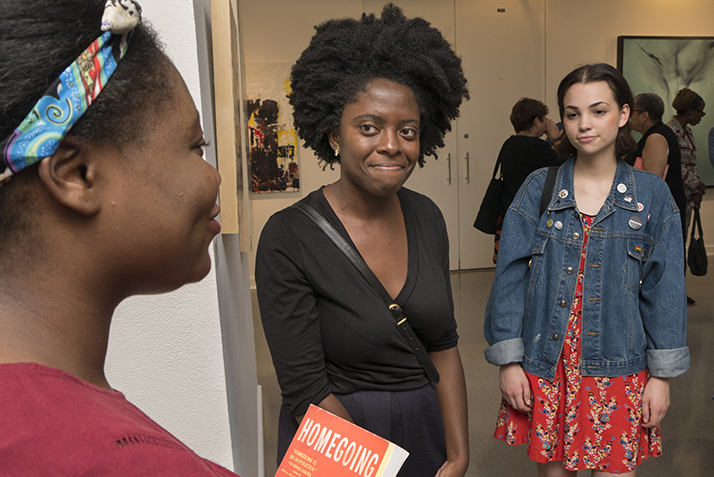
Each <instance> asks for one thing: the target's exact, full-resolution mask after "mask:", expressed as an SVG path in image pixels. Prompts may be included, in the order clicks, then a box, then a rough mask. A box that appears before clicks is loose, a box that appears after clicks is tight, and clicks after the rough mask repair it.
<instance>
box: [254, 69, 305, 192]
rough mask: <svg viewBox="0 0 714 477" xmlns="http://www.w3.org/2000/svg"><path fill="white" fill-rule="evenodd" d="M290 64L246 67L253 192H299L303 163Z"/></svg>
mask: <svg viewBox="0 0 714 477" xmlns="http://www.w3.org/2000/svg"><path fill="white" fill-rule="evenodd" d="M291 67H292V65H291V64H289V63H286V64H283V63H246V65H245V72H246V78H248V79H249V80H248V81H247V82H246V84H245V94H246V119H247V121H248V170H249V172H250V192H251V193H253V194H262V193H266V192H299V191H300V165H299V164H300V161H299V151H300V147H299V145H298V138H297V132H296V131H295V127H294V126H293V113H292V107H291V106H290V102H289V100H288V95H289V94H290V91H291V90H290V69H291Z"/></svg>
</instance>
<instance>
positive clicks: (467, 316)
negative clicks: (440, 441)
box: [253, 270, 714, 477]
mask: <svg viewBox="0 0 714 477" xmlns="http://www.w3.org/2000/svg"><path fill="white" fill-rule="evenodd" d="M451 281H452V286H453V290H454V302H455V304H456V319H457V321H458V324H459V335H460V336H461V339H460V341H459V349H460V351H461V356H462V359H463V361H464V368H465V372H466V382H467V385H468V398H469V429H470V440H471V465H470V467H469V471H468V472H467V474H466V475H467V476H468V477H476V476H489V477H490V476H502V477H509V476H535V465H534V464H533V463H532V462H530V461H529V460H528V458H527V457H526V451H525V448H524V447H523V446H516V447H509V446H507V445H506V444H505V443H503V442H501V441H497V440H496V439H494V438H493V437H492V434H493V430H494V424H495V422H496V413H497V410H498V405H499V401H500V391H499V389H498V370H497V368H496V367H494V366H491V365H489V364H488V363H486V361H485V360H484V358H483V350H484V348H485V347H486V341H485V340H484V338H483V333H482V329H483V311H484V308H485V306H486V300H487V298H488V293H489V291H490V288H491V283H492V281H493V271H492V270H484V271H466V272H455V273H453V274H452V277H451ZM687 291H688V294H689V295H690V296H691V297H693V298H694V299H695V300H696V301H697V304H696V305H695V306H693V307H689V308H688V319H689V326H688V345H689V347H690V352H691V357H692V366H691V369H690V371H689V372H688V373H686V374H685V375H683V376H681V377H678V378H676V379H673V380H672V381H671V383H670V384H671V386H670V387H671V393H672V398H671V400H672V405H671V407H670V409H669V412H668V413H667V416H666V417H665V420H664V423H663V426H662V428H663V430H662V433H663V447H664V455H663V456H662V457H660V458H657V459H648V460H647V461H645V462H644V463H643V464H642V465H641V466H640V467H639V470H638V475H639V476H647V477H665V476H666V477H671V476H677V477H700V476H701V477H704V476H712V475H714V400H712V394H713V393H714V346H712V344H714V270H712V271H710V274H709V275H708V276H705V277H692V276H688V277H687ZM253 306H254V308H253V309H254V321H255V334H256V354H257V361H258V382H259V384H261V385H262V387H263V417H264V429H265V461H266V462H265V475H266V477H272V476H273V475H274V474H275V471H276V468H277V465H276V463H275V446H276V440H277V420H278V412H279V409H280V390H279V388H278V384H277V380H276V378H275V372H274V370H273V366H272V362H271V360H270V354H269V352H268V349H267V346H266V344H265V337H264V336H263V330H262V326H261V325H260V317H259V316H258V306H257V302H256V299H255V293H253ZM580 474H581V475H589V473H587V472H580Z"/></svg>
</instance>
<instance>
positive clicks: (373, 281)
mask: <svg viewBox="0 0 714 477" xmlns="http://www.w3.org/2000/svg"><path fill="white" fill-rule="evenodd" d="M293 207H294V208H296V209H298V210H300V211H301V212H303V213H304V214H305V215H307V216H308V217H310V219H312V221H313V222H315V224H316V225H317V226H318V227H320V230H322V231H323V232H324V233H325V235H327V237H328V238H329V239H330V240H332V242H333V243H334V244H335V245H336V246H337V248H338V249H340V251H341V252H342V253H344V254H345V256H346V257H347V258H348V259H349V261H350V262H352V265H354V266H355V268H357V270H359V272H360V273H361V274H362V276H364V278H366V279H367V281H368V282H369V284H370V285H372V288H374V290H375V291H376V292H377V294H378V295H379V296H380V298H381V299H382V301H384V303H385V304H386V305H387V307H388V308H389V311H390V312H391V313H392V317H394V320H395V321H396V323H397V329H399V332H400V333H401V334H402V336H404V339H406V340H407V343H409V347H410V348H411V350H412V351H413V352H414V354H415V355H416V357H417V359H418V360H419V363H421V365H422V367H423V368H424V371H426V375H427V376H429V379H430V380H431V381H432V382H433V383H438V382H439V372H438V371H437V370H436V367H435V366H434V363H432V361H431V359H430V358H429V355H428V354H427V353H426V349H425V348H424V345H422V343H421V341H420V340H419V338H418V337H417V335H416V334H415V333H414V330H413V329H412V327H411V326H409V323H408V322H407V317H406V316H404V313H403V312H402V308H401V307H400V306H399V305H398V304H397V303H395V302H394V300H392V297H391V295H390V294H389V292H388V291H387V290H386V289H385V288H384V286H383V285H382V282H380V281H379V278H377V276H376V275H375V274H374V272H372V270H370V268H369V266H368V265H367V263H366V262H365V261H364V259H363V258H362V257H361V256H360V254H359V253H357V251H356V250H355V249H354V248H352V246H351V245H350V244H349V243H347V241H346V240H345V239H344V238H343V237H342V235H340V233H339V232H338V231H337V230H335V228H334V227H333V226H332V224H330V223H329V222H328V221H327V219H325V218H324V217H323V216H322V215H320V213H318V212H317V211H316V210H315V209H313V208H312V207H310V206H309V205H308V204H306V203H304V202H298V203H296V204H294V205H293Z"/></svg>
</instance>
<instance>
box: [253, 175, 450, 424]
mask: <svg viewBox="0 0 714 477" xmlns="http://www.w3.org/2000/svg"><path fill="white" fill-rule="evenodd" d="M398 197H399V200H400V203H401V206H402V211H403V213H404V222H405V225H406V231H407V243H408V256H409V265H408V271H407V279H406V282H405V284H404V287H403V288H402V290H401V291H400V292H399V294H398V295H397V297H396V302H397V303H398V304H399V305H400V306H401V307H402V310H403V311H404V314H405V315H406V316H407V318H408V320H409V323H410V324H411V326H412V328H413V329H414V331H415V333H416V334H417V336H419V339H420V340H421V341H422V342H423V343H424V346H425V347H426V349H427V351H442V350H446V349H449V348H453V347H454V346H456V344H457V341H458V335H457V333H456V321H455V320H454V305H453V299H452V295H451V283H450V276H449V240H448V236H447V232H446V224H445V223H444V218H443V216H442V215H441V211H440V210H439V208H438V207H437V206H436V204H434V202H432V201H431V200H430V199H429V198H427V197H425V196H423V195H421V194H418V193H416V192H413V191H411V190H408V189H405V188H402V189H401V190H400V191H399V192H398ZM302 202H307V203H308V204H310V205H311V206H312V207H313V208H314V209H315V210H317V211H318V212H319V213H321V214H322V215H323V216H324V217H325V218H326V219H327V220H328V221H329V222H330V223H331V224H332V225H333V226H334V227H335V228H336V229H337V231H338V232H339V233H340V234H341V235H342V236H343V237H344V238H345V239H346V240H347V241H348V242H349V243H350V245H352V246H353V247H354V243H353V242H352V240H351V239H350V237H349V235H348V234H347V231H346V230H345V228H344V226H343V225H342V223H341V222H340V220H339V219H338V218H337V215H336V214H335V213H334V211H333V210H332V208H331V207H330V204H329V203H328V202H327V199H326V198H325V196H324V194H323V192H322V189H320V190H317V191H314V192H312V193H310V194H309V195H308V196H307V197H305V198H304V199H303V200H302ZM255 281H256V286H257V292H258V302H259V306H260V315H261V319H262V321H263V329H264V330H265V336H266V338H267V341H268V346H269V348H270V353H271V355H272V357H273V364H274V365H275V371H276V374H277V376H278V382H279V384H280V388H281V390H282V395H283V403H284V404H285V405H286V407H287V408H288V410H289V411H290V412H291V413H292V414H293V415H295V416H299V415H301V414H303V413H305V412H306V411H307V408H308V405H309V404H310V403H313V404H316V403H318V402H320V401H322V400H323V399H324V398H325V397H327V396H328V395H329V394H330V393H337V394H342V393H351V392H354V391H358V390H366V389H370V390H387V391H397V390H407V389H416V388H419V387H421V386H424V385H426V384H428V383H429V378H428V377H427V376H426V373H425V372H424V369H423V368H422V367H421V365H420V364H419V361H418V360H417V358H416V356H415V355H414V353H413V352H412V351H411V349H410V348H409V345H408V344H407V342H406V340H405V339H404V337H403V336H402V335H401V334H400V333H399V330H398V329H397V327H396V323H395V321H394V318H393V317H392V314H391V312H390V311H389V310H388V309H387V306H386V305H385V303H384V302H383V301H382V300H381V298H380V297H379V295H377V293H376V292H375V291H374V290H373V289H372V287H371V286H370V284H369V282H367V280H366V279H365V278H364V277H363V276H362V275H361V274H360V273H359V271H358V270H357V269H356V268H355V267H354V265H352V263H351V262H350V261H349V260H348V259H347V257H345V255H344V254H343V253H342V252H341V251H340V250H339V249H338V248H337V247H336V246H335V245H334V244H333V243H332V241H331V240H330V239H329V238H328V237H327V236H326V235H325V234H324V232H322V230H320V229H319V228H318V227H317V225H315V223H314V222H312V220H311V219H310V218H308V217H307V216H306V215H305V214H303V213H302V212H301V211H299V210H297V209H291V208H287V209H284V210H282V211H280V212H278V213H276V214H275V215H273V216H272V217H271V218H270V219H269V220H268V222H267V224H266V225H265V227H264V228H263V232H262V234H261V236H260V241H259V244H258V251H257V258H256V266H255Z"/></svg>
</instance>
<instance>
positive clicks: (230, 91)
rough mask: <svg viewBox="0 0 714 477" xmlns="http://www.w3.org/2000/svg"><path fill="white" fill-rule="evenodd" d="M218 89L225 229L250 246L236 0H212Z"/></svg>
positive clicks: (218, 160) (217, 126) (215, 85)
mask: <svg viewBox="0 0 714 477" xmlns="http://www.w3.org/2000/svg"><path fill="white" fill-rule="evenodd" d="M211 28H212V46H213V89H214V112H215V130H216V165H217V167H218V172H219V173H220V174H221V185H220V189H219V193H218V195H219V201H220V206H221V216H220V219H221V233H224V234H236V233H239V232H240V234H239V235H240V248H241V251H244V252H245V251H248V250H250V243H251V230H250V201H249V195H248V188H247V187H246V179H245V178H246V177H248V171H247V160H246V157H247V152H246V140H245V133H244V131H246V124H245V123H246V121H245V101H244V97H245V95H244V92H243V84H244V81H243V64H242V58H241V48H240V31H239V22H238V2H237V0H212V2H211Z"/></svg>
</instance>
